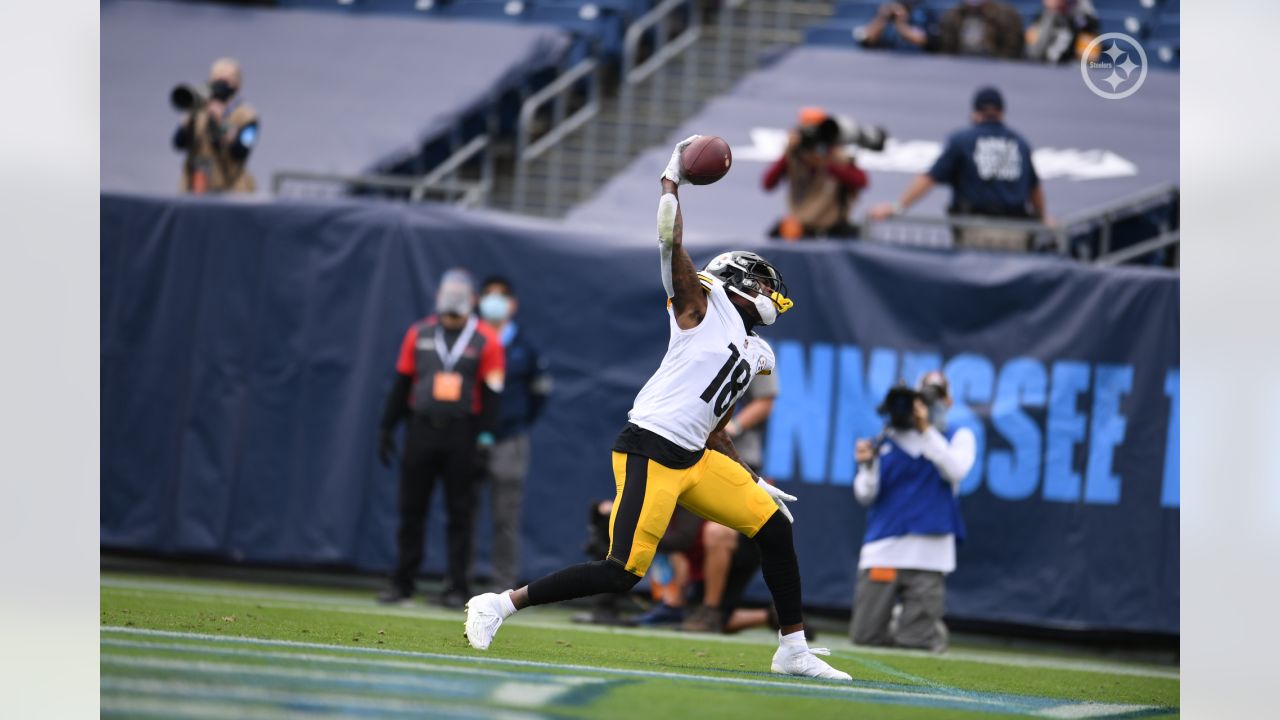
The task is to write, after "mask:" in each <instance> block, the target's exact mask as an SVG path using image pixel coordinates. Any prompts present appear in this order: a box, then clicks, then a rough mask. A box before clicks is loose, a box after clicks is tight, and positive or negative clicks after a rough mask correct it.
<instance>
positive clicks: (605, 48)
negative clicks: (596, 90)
mask: <svg viewBox="0 0 1280 720" xmlns="http://www.w3.org/2000/svg"><path fill="white" fill-rule="evenodd" d="M280 5H282V6H285V7H305V8H308V9H318V10H334V11H342V12H349V13H363V14H392V15H402V16H406V17H416V18H466V19H470V20H489V21H493V22H508V23H532V24H544V25H554V26H556V27H559V28H561V29H563V30H565V31H567V32H569V33H571V34H573V35H574V37H575V38H577V39H578V40H579V41H580V44H579V45H578V46H577V47H575V49H574V50H573V52H572V53H571V55H572V56H573V57H574V58H575V59H576V58H581V57H584V56H586V55H587V54H590V53H594V52H597V51H598V52H599V53H600V54H602V55H603V56H604V57H606V58H616V57H618V56H619V55H620V54H621V51H622V34H623V31H624V30H625V26H626V24H627V23H629V22H631V21H632V20H634V19H636V18H637V17H639V16H641V15H643V14H644V13H645V12H646V11H648V10H649V9H651V8H652V7H653V6H654V5H655V3H654V2H653V0H353V1H351V2H345V3H344V2H338V1H337V0H281V1H280Z"/></svg>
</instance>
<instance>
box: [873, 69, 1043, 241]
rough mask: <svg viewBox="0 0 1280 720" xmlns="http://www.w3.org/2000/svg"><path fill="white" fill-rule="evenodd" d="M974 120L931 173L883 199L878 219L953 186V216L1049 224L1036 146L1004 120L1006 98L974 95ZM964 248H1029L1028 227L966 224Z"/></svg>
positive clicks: (995, 93)
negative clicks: (1035, 160)
mask: <svg viewBox="0 0 1280 720" xmlns="http://www.w3.org/2000/svg"><path fill="white" fill-rule="evenodd" d="M971 119H972V121H973V123H972V125H970V126H969V127H967V128H965V129H963V130H958V131H956V132H954V133H952V134H951V136H950V137H948V138H947V142H946V145H945V147H944V148H943V150H942V154H941V155H939V156H938V159H937V160H936V161H934V163H933V167H931V168H929V171H928V172H925V173H923V174H921V175H918V176H916V177H915V178H914V179H913V180H912V181H911V183H910V184H909V185H908V186H907V189H906V190H905V191H904V192H903V193H902V196H901V198H900V199H899V200H898V201H897V202H896V203H880V204H879V205H877V206H875V207H874V208H872V210H871V217H872V219H874V220H884V219H886V218H889V217H892V216H893V215H896V214H899V213H902V212H905V211H906V210H907V208H909V207H911V205H913V204H914V203H915V202H916V201H918V200H919V199H920V198H922V197H924V196H925V195H926V194H928V193H929V191H930V190H932V189H933V187H934V185H938V184H943V185H949V186H951V204H950V206H949V207H948V208H947V212H948V214H951V215H956V216H971V215H977V216H987V217H1001V218H1018V219H1035V220H1039V221H1041V222H1048V217H1047V215H1046V214H1045V199H1044V189H1043V188H1042V187H1041V185H1040V178H1039V177H1038V176H1037V175H1036V169H1035V166H1034V165H1033V164H1032V162H1031V146H1030V144H1028V143H1027V141H1026V140H1025V139H1023V137H1022V136H1021V135H1019V134H1018V133H1017V132H1015V131H1014V130H1012V129H1011V128H1009V127H1008V126H1006V125H1005V124H1004V97H1003V96H1002V95H1001V94H1000V91H999V90H997V89H995V88H992V87H986V88H982V89H980V90H978V92H977V93H975V94H974V97H973V114H972V116H971ZM956 242H957V245H960V246H966V245H967V246H984V247H1002V248H1006V249H1026V248H1027V246H1028V243H1029V235H1028V234H1027V233H1026V232H1025V231H1021V230H1015V231H1007V230H1004V229H1001V228H981V227H961V228H959V229H958V230H957V232H956Z"/></svg>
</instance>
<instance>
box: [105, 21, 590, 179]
mask: <svg viewBox="0 0 1280 720" xmlns="http://www.w3.org/2000/svg"><path fill="white" fill-rule="evenodd" d="M308 7H309V6H304V4H302V3H299V4H297V5H296V7H292V8H289V9H285V10H271V9H259V8H253V9H250V8H236V7H228V6H225V5H214V4H206V3H175V2H139V1H136V0H134V1H130V0H116V1H114V2H107V3H104V4H103V6H102V67H103V78H104V80H103V83H104V85H103V86H104V88H105V91H104V100H103V105H102V139H103V162H102V168H103V170H102V184H103V186H104V188H106V189H110V190H116V191H131V192H159V193H169V192H173V191H174V190H175V189H176V187H177V180H176V178H177V175H178V160H179V158H178V156H176V155H174V154H172V152H171V151H169V150H168V148H167V144H168V138H169V137H170V136H171V134H172V133H173V128H174V126H175V124H176V122H177V116H176V114H173V113H172V112H171V111H169V110H168V108H166V106H165V103H164V98H165V96H166V93H167V91H168V89H169V88H170V87H172V86H173V84H175V83H177V82H181V81H187V82H191V81H198V80H199V79H200V78H201V77H202V76H203V73H205V72H207V69H208V63H209V62H210V61H211V60H212V59H213V58H216V57H219V56H221V55H232V56H235V57H238V58H239V59H240V60H241V61H242V63H243V64H244V65H245V76H246V87H245V97H246V99H247V100H248V101H249V102H251V103H253V104H254V105H255V106H256V107H257V108H258V109H259V111H260V112H261V113H262V116H263V128H264V129H263V134H264V138H270V140H269V142H267V141H264V142H263V144H262V146H261V147H260V148H258V149H257V150H255V153H254V157H253V161H252V164H251V169H252V170H253V172H254V173H255V175H257V177H258V184H259V187H260V189H265V188H266V187H267V186H268V184H269V182H270V179H271V175H272V172H273V171H278V170H306V171H312V172H327V173H340V174H345V175H356V174H361V173H367V172H370V171H377V172H389V171H393V172H407V173H412V174H422V173H424V172H426V171H427V170H428V169H430V168H431V167H433V166H434V165H435V164H436V163H438V162H439V161H440V160H441V159H443V158H444V157H447V156H448V155H449V154H450V153H451V152H452V148H454V147H456V146H458V145H459V144H461V143H465V142H466V141H467V140H469V139H471V138H473V137H475V136H477V135H479V134H482V133H485V132H487V131H488V123H489V121H490V120H491V118H493V117H494V116H495V115H498V116H499V117H501V116H502V113H503V111H504V110H505V113H506V116H507V117H511V116H513V115H514V112H515V109H514V108H518V105H519V103H518V98H519V97H521V96H524V95H527V94H528V93H530V92H533V91H534V90H536V89H537V88H538V87H541V86H542V85H544V84H545V83H547V82H549V81H550V79H551V78H553V77H554V76H555V74H556V73H557V72H558V71H559V69H560V68H561V67H562V64H563V62H564V57H565V52H566V49H567V48H568V46H569V41H568V40H567V37H566V34H565V33H563V32H560V31H558V30H556V29H554V28H552V27H549V26H547V25H546V24H542V23H538V24H534V23H527V24H523V25H514V24H511V25H508V24H504V25H503V26H502V27H500V28H491V27H490V26H489V25H487V24H485V23H477V22H472V21H463V20H460V21H458V22H457V24H456V25H452V26H450V21H444V20H438V19H437V20H426V19H414V20H413V21H410V20H401V19H398V18H394V17H388V16H376V15H372V14H366V15H364V16H361V17H350V18H343V17H339V16H337V15H336V14H332V13H329V12H312V11H308ZM326 7H327V6H326ZM334 7H336V4H335V5H334ZM179 37H181V38H184V40H183V42H171V41H169V39H170V38H179ZM486 41H487V42H488V43H497V44H496V46H493V47H490V46H487V45H486V44H485V43H486ZM446 64H450V65H453V66H456V67H453V68H452V69H453V72H450V73H442V72H439V68H440V67H442V66H445V65H446ZM303 74H305V75H303ZM299 76H305V77H306V78H308V82H304V83H300V82H298V80H297V78H298V77H299ZM424 76H426V77H430V83H429V85H428V83H427V82H426V81H425V80H424ZM370 78H376V79H377V81H376V82H369V80H370ZM321 81H323V82H329V83H338V84H340V85H341V86H342V87H344V88H346V89H347V91H346V97H345V98H337V97H331V96H330V95H329V94H327V93H325V92H323V91H322V90H323V88H322V86H321V85H320V84H318V83H319V82H321ZM428 87H429V89H430V91H429V92H424V90H426V89H427V88H428ZM142 108H149V109H150V110H151V111H148V112H140V110H141V109H142Z"/></svg>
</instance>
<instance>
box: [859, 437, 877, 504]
mask: <svg viewBox="0 0 1280 720" xmlns="http://www.w3.org/2000/svg"><path fill="white" fill-rule="evenodd" d="M875 450H876V452H879V450H880V448H875ZM879 494H880V458H879V457H878V456H877V457H876V459H875V460H872V461H871V467H869V468H868V467H867V466H865V465H862V464H861V463H859V464H858V474H857V475H856V476H854V478H853V497H854V499H856V500H857V501H858V504H859V505H864V506H865V505H870V504H871V503H873V502H875V501H876V496H877V495H879Z"/></svg>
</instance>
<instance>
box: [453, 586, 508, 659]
mask: <svg viewBox="0 0 1280 720" xmlns="http://www.w3.org/2000/svg"><path fill="white" fill-rule="evenodd" d="M502 609H503V606H502V596H501V595H499V594H497V593H483V594H480V595H476V596H475V597H473V598H471V599H470V600H468V601H467V605H466V610H467V621H466V623H464V625H463V627H465V628H466V634H467V642H469V643H471V647H473V648H475V649H477V650H488V649H489V643H491V642H493V636H494V635H497V634H498V628H499V627H502V621H503V620H504V619H505V617H504V615H503V612H502Z"/></svg>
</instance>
